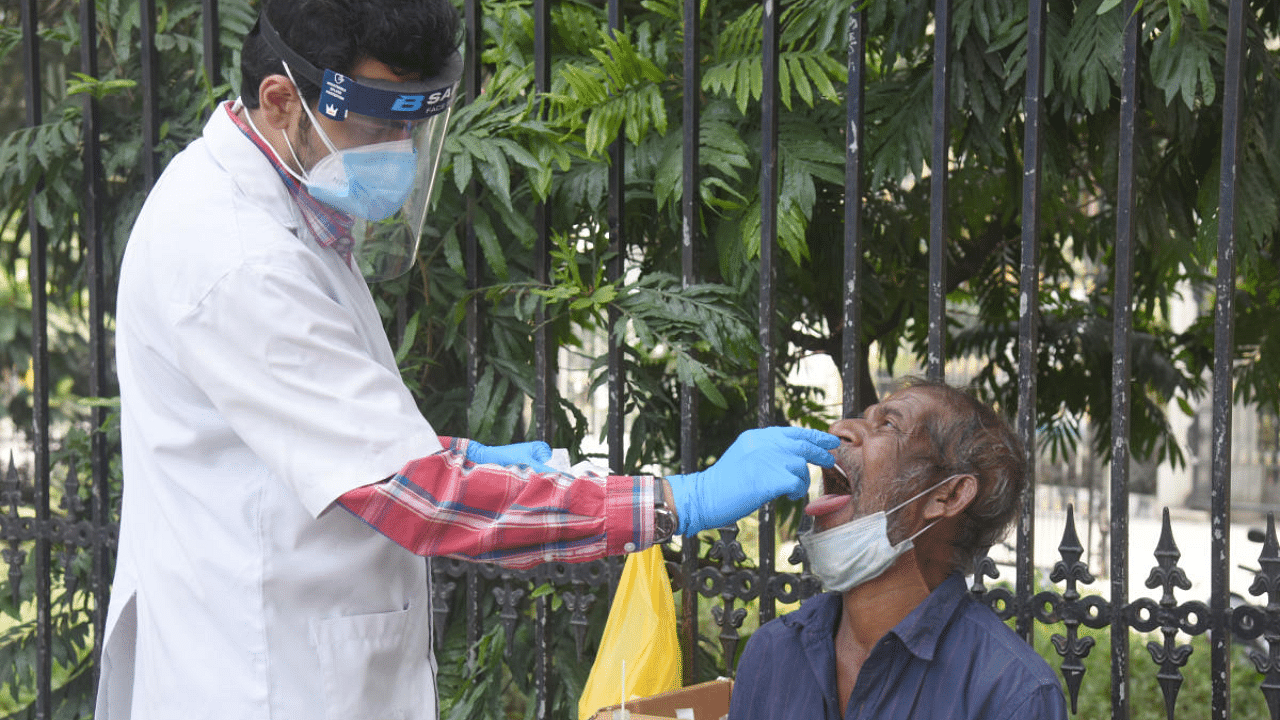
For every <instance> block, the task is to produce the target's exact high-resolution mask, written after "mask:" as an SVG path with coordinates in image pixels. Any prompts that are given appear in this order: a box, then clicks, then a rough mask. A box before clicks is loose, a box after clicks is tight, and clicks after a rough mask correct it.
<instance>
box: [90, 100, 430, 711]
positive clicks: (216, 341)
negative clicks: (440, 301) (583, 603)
mask: <svg viewBox="0 0 1280 720" xmlns="http://www.w3.org/2000/svg"><path fill="white" fill-rule="evenodd" d="M116 343H117V362H118V372H119V377H120V392H121V400H122V420H121V423H122V436H123V444H124V499H123V507H122V520H121V535H120V545H119V558H118V564H117V569H116V577H115V582H114V586H113V588H112V596H111V604H110V607H109V610H108V614H107V629H106V636H105V643H104V653H103V657H102V677H101V683H100V685H99V690H98V698H97V702H98V705H97V711H96V714H95V718H97V720H126V719H129V718H132V719H134V720H156V719H160V718H165V719H168V718H183V720H199V719H201V718H210V719H216V720H228V719H229V718H235V719H236V720H251V719H256V718H261V719H262V720H266V719H267V718H271V719H273V720H318V719H320V718H328V719H330V720H338V719H340V720H433V719H434V718H435V717H436V689H435V658H434V657H433V655H432V652H431V623H430V618H431V608H430V591H429V588H428V582H429V577H428V572H427V564H426V561H424V560H423V559H422V558H420V557H416V556H414V555H413V554H411V553H410V552H408V551H407V550H404V549H403V548H401V547H400V546H398V545H396V544H395V543H393V542H391V541H390V540H388V539H386V538H385V537H383V536H382V535H380V534H378V533H377V532H375V531H374V530H372V529H371V528H369V527H368V526H367V525H365V524H364V523H363V522H361V521H360V520H358V519H356V518H355V516H353V515H351V514H350V513H348V512H347V511H346V510H344V509H342V508H340V507H335V506H333V501H334V500H335V499H336V498H337V497H338V496H340V495H341V494H342V493H344V492H346V491H347V490H350V489H352V488H355V487H359V486H361V485H365V484H368V483H372V482H377V481H379V480H381V479H383V478H385V477H387V476H388V475H390V474H392V473H394V472H395V471H397V470H398V469H400V467H401V466H402V465H403V464H404V463H405V462H407V461H409V460H411V459H414V458H418V457H422V456H424V455H428V454H431V453H433V452H436V451H438V450H439V449H440V447H441V446H440V441H439V439H438V438H437V437H436V434H435V432H434V431H433V430H432V428H431V426H430V425H429V424H428V423H427V421H426V420H425V419H423V417H422V415H421V413H420V412H419V410H418V409H417V407H416V405H415V404H414V401H413V398H412V397H411V396H410V393H409V391H408V390H407V389H406V388H405V386H404V384H403V382H402V381H401V379H400V375H399V373H398V371H397V369H396V365H395V361H394V358H393V354H392V351H391V348H390V346H389V344H388V342H387V338H386V335H385V333H384V332H383V330H382V326H381V324H380V322H379V318H378V313H377V310H376V309H375V307H374V303H373V300H372V298H371V297H370V294H369V291H368V287H367V286H366V285H365V283H364V281H363V280H362V279H361V277H360V275H359V272H358V271H355V270H353V269H352V268H350V267H349V266H347V265H346V264H345V263H344V262H343V261H342V260H341V258H339V256H338V255H337V254H336V253H335V252H333V251H332V250H328V249H325V248H322V247H320V246H319V245H318V244H317V243H315V242H314V241H313V240H312V239H311V238H310V237H309V235H308V234H307V230H306V229H305V224H303V223H302V222H301V217H300V215H299V214H298V210H297V208H296V206H295V205H294V203H293V202H292V200H291V198H290V197H289V194H288V191H287V190H286V188H285V187H284V185H283V184H282V183H281V181H280V179H279V177H278V176H277V174H276V172H275V171H274V170H273V169H272V167H271V166H270V164H269V163H268V162H267V160H266V158H265V157H264V156H263V155H262V153H261V152H260V151H259V150H258V149H257V148H256V147H254V145H253V144H252V143H251V142H250V141H249V140H248V139H247V138H246V137H245V136H244V135H243V134H242V133H241V132H240V130H239V129H238V128H237V127H236V126H235V125H234V124H233V123H232V122H231V120H230V118H229V117H228V116H227V109H226V107H219V108H218V109H217V110H216V111H215V112H214V113H213V117H212V118H211V119H210V120H209V122H208V124H207V125H206V127H205V130H204V136H203V138H202V139H199V140H197V141H195V142H194V143H192V144H191V146H190V147H188V148H187V149H186V150H184V151H183V152H182V153H181V154H179V155H178V156H177V157H175V158H174V160H173V161H172V163H171V164H170V165H169V167H168V169H166V170H165V172H164V175H163V176H162V177H161V179H160V181H159V182H158V183H157V185H156V187H155V189H154V190H153V191H152V193H151V195H150V197H149V198H148V199H147V202H146V205H145V206H144V207H143V209H142V213H141V215H140V216H139V218H138V221H137V224H136V225H135V227H134V230H133V234H132V236H131V237H130V239H129V245H128V248H127V250H126V252H125V259H124V265H123V268H122V271H121V278H120V290H119V303H118V330H117V336H116Z"/></svg>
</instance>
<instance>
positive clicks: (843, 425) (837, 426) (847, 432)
mask: <svg viewBox="0 0 1280 720" xmlns="http://www.w3.org/2000/svg"><path fill="white" fill-rule="evenodd" d="M866 423H867V421H866V420H863V419H862V418H844V419H843V420H837V421H835V422H834V423H832V424H831V427H830V428H828V429H827V432H829V433H831V434H832V435H835V436H836V437H838V438H840V441H841V442H848V443H853V444H854V445H861V444H862V433H863V432H865V430H866Z"/></svg>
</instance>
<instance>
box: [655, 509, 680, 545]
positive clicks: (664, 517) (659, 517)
mask: <svg viewBox="0 0 1280 720" xmlns="http://www.w3.org/2000/svg"><path fill="white" fill-rule="evenodd" d="M653 529H654V532H655V534H656V535H657V537H658V539H659V540H661V541H664V542H665V541H666V540H669V539H671V536H672V535H675V533H676V519H675V516H674V515H672V514H671V511H670V510H667V509H666V508H658V509H657V510H656V512H654V514H653Z"/></svg>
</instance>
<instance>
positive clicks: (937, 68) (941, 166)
mask: <svg viewBox="0 0 1280 720" xmlns="http://www.w3.org/2000/svg"><path fill="white" fill-rule="evenodd" d="M933 8H934V9H933V159H932V161H931V164H930V167H929V360H928V376H929V379H931V380H942V379H943V378H944V377H945V365H946V361H947V359H946V352H947V349H946V340H947V305H946V303H947V223H948V219H947V218H948V211H947V175H948V174H949V173H948V167H947V165H948V162H947V160H948V156H949V153H948V151H949V150H950V145H951V143H950V139H951V112H950V111H951V83H950V81H949V80H948V77H947V69H948V67H947V66H948V62H949V60H948V59H949V58H950V56H951V0H934V5H933Z"/></svg>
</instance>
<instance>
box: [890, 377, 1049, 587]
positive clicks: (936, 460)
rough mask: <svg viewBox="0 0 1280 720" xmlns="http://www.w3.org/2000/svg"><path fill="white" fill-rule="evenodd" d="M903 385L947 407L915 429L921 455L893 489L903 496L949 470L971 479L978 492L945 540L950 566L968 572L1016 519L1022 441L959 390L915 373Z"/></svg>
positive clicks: (1021, 480)
mask: <svg viewBox="0 0 1280 720" xmlns="http://www.w3.org/2000/svg"><path fill="white" fill-rule="evenodd" d="M904 384H905V387H907V388H923V389H928V390H931V391H933V392H936V393H938V394H939V395H940V397H941V398H942V406H943V407H945V408H946V409H947V412H943V413H932V414H930V415H929V416H928V417H927V418H926V420H925V422H924V427H923V428H921V429H922V430H923V432H924V434H925V436H926V437H927V438H928V441H929V443H928V450H927V451H926V452H927V455H925V456H921V457H916V458H913V459H912V460H910V461H909V465H908V467H907V468H906V477H905V478H904V479H905V482H903V483H902V485H903V486H904V487H902V488H901V489H900V490H899V493H898V494H900V495H902V496H904V497H903V499H905V498H906V497H910V496H911V495H914V494H916V493H918V492H921V491H923V490H925V489H927V488H929V487H930V486H932V485H934V484H936V483H939V482H941V481H942V480H945V479H946V478H948V477H951V476H954V475H966V474H967V475H973V476H974V477H975V478H977V480H978V493H977V495H976V496H975V497H974V499H973V502H972V503H970V504H969V507H967V508H966V509H965V510H964V512H963V513H961V515H960V527H959V530H958V531H957V533H956V537H955V538H954V539H953V540H952V543H951V546H952V547H953V548H954V549H955V554H954V556H953V560H952V565H953V566H954V567H955V569H957V570H960V571H969V570H971V569H972V565H973V561H974V557H975V556H976V555H978V554H979V553H985V552H986V551H987V550H988V549H990V548H991V546H992V545H994V544H995V543H997V542H999V541H1000V540H1001V539H1003V538H1004V536H1005V535H1006V534H1007V533H1008V532H1009V528H1010V527H1012V525H1013V523H1014V521H1016V520H1017V518H1018V514H1019V511H1020V509H1021V507H1022V489H1023V486H1024V485H1025V484H1026V475H1027V454H1026V451H1025V449H1024V447H1025V446H1024V444H1023V442H1022V439H1021V438H1019V437H1018V435H1017V433H1015V432H1014V431H1013V428H1012V427H1010V425H1009V423H1008V422H1007V421H1006V420H1005V419H1004V418H1003V417H1001V416H1000V415H999V414H998V413H997V412H996V411H995V410H994V409H992V408H991V407H990V406H989V405H987V404H986V403H984V402H982V401H981V400H978V399H977V398H975V397H974V396H972V395H970V394H969V393H967V392H965V391H964V390H961V389H959V388H956V387H953V386H951V385H948V384H946V383H942V382H935V381H932V380H924V379H921V378H909V379H908V380H907V381H906V382H905V383H904Z"/></svg>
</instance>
